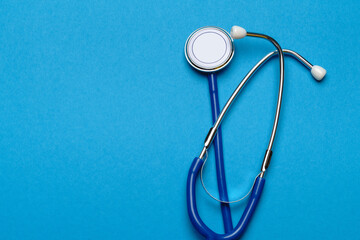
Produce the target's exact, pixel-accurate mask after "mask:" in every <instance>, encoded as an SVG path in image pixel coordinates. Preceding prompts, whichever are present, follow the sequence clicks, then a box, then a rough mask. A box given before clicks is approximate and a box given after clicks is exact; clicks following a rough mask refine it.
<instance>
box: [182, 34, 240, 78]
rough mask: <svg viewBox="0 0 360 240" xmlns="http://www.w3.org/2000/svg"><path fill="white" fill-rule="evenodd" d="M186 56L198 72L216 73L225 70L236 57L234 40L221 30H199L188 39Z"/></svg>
mask: <svg viewBox="0 0 360 240" xmlns="http://www.w3.org/2000/svg"><path fill="white" fill-rule="evenodd" d="M185 56H186V59H187V60H188V62H189V63H190V65H191V66H193V67H194V68H196V69H197V70H199V71H202V72H215V71H218V70H220V69H222V68H224V67H225V66H226V65H227V64H228V63H229V62H230V60H231V59H232V57H233V56H234V44H233V40H232V38H231V36H230V35H229V34H228V33H227V32H226V31H225V30H223V29H221V28H218V27H203V28H199V29H198V30H196V31H195V32H193V33H192V34H191V35H190V36H189V38H188V39H187V41H186V44H185Z"/></svg>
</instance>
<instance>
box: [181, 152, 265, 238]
mask: <svg viewBox="0 0 360 240" xmlns="http://www.w3.org/2000/svg"><path fill="white" fill-rule="evenodd" d="M203 164H204V160H202V159H200V158H198V157H196V158H194V160H193V162H192V164H191V167H190V169H189V173H188V178H187V184H186V201H187V209H188V214H189V218H190V221H191V223H192V224H193V225H194V227H195V228H196V229H197V231H198V232H199V233H200V234H201V235H203V236H204V237H205V238H206V239H209V240H210V239H213V240H214V239H216V240H236V239H239V238H240V237H241V235H242V234H243V233H244V232H245V229H246V227H247V226H248V224H249V222H250V219H251V217H252V215H253V214H254V211H255V209H256V207H257V204H258V203H259V200H260V197H261V193H262V190H263V188H264V184H265V178H262V177H257V178H256V181H255V184H254V187H253V190H252V192H251V196H250V198H249V201H248V203H247V205H246V208H245V210H244V213H243V214H242V216H241V218H240V220H239V223H238V224H237V225H236V226H235V228H234V229H233V230H232V231H231V232H229V233H225V234H218V233H215V232H214V231H212V230H211V229H210V228H209V227H208V226H206V225H205V223H204V222H203V221H202V220H201V218H200V216H199V213H198V211H197V207H196V197H195V188H196V179H197V176H198V174H199V171H200V169H201V166H202V165H203Z"/></svg>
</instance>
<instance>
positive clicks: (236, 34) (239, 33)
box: [230, 26, 247, 39]
mask: <svg viewBox="0 0 360 240" xmlns="http://www.w3.org/2000/svg"><path fill="white" fill-rule="evenodd" d="M246 34H247V32H246V30H245V29H244V28H242V27H239V26H233V27H232V28H231V32H230V35H231V37H232V38H233V39H240V38H244V37H245V36H246Z"/></svg>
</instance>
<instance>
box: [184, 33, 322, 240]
mask: <svg viewBox="0 0 360 240" xmlns="http://www.w3.org/2000/svg"><path fill="white" fill-rule="evenodd" d="M245 36H249V37H256V38H262V39H266V40H268V41H270V42H271V43H272V44H273V45H274V46H275V48H276V51H273V52H270V53H269V54H267V55H266V56H265V57H263V58H262V59H261V60H260V61H259V62H258V63H257V64H256V65H255V66H254V67H253V68H252V69H251V70H250V71H249V72H248V73H247V75H246V76H245V77H244V78H243V80H242V81H241V82H240V84H239V85H238V86H237V88H236V89H235V91H234V92H233V94H232V95H231V96H230V98H229V99H228V101H227V102H226V104H225V106H224V107H223V109H222V111H221V112H220V108H219V98H218V89H217V79H216V74H215V72H216V71H219V70H221V69H223V68H224V67H226V66H227V65H228V64H229V63H230V61H231V59H232V58H233V56H234V43H233V39H241V38H244V37H245ZM284 54H285V55H290V56H292V57H294V58H296V59H297V60H298V61H299V62H301V63H302V64H303V65H304V66H306V67H307V68H308V69H309V70H311V74H312V76H313V77H314V78H315V79H316V80H317V81H320V80H322V79H323V78H324V76H325V74H326V70H325V69H324V68H322V67H320V66H317V65H312V64H311V63H310V62H308V61H307V60H306V59H305V58H303V57H302V56H301V55H300V54H298V53H296V52H294V51H291V50H286V49H282V48H281V47H280V45H279V44H278V43H277V42H276V41H275V40H274V39H273V38H271V37H269V36H267V35H264V34H259V33H251V32H246V30H245V29H243V28H241V27H238V26H234V27H232V29H231V33H230V34H229V33H227V32H226V31H225V30H224V29H221V28H218V27H203V28H200V29H197V30H196V31H194V32H193V33H192V34H191V35H190V36H189V38H188V39H187V41H186V45H185V56H186V59H187V61H188V62H189V63H190V65H191V66H192V67H194V68H195V69H197V70H199V71H201V72H205V73H208V75H207V76H208V82H209V91H210V98H211V99H210V100H211V110H212V119H213V126H212V127H211V128H210V130H209V132H208V134H207V136H206V138H205V141H204V147H203V149H202V151H201V153H200V156H199V157H195V158H194V160H193V162H192V164H191V166H190V170H189V173H188V178H187V189H186V198H187V207H188V214H189V217H190V221H191V223H192V224H193V225H194V227H195V228H196V230H197V231H198V232H199V233H200V234H201V235H202V236H204V237H205V238H206V239H229V240H230V239H239V238H240V237H241V235H242V234H243V233H244V231H245V229H246V227H247V225H248V224H249V221H250V219H251V217H252V215H253V213H254V211H255V208H256V206H257V204H258V202H259V199H260V196H261V193H262V190H263V188H264V184H265V178H264V177H265V171H266V169H267V168H268V166H269V164H270V160H271V155H272V146H273V143H274V139H275V134H276V130H277V126H278V122H279V116H280V108H281V101H282V93H283V85H284ZM274 56H279V63H280V84H279V92H278V99H277V106H276V112H275V118H274V124H273V128H272V132H271V136H270V140H269V145H268V147H267V149H266V151H265V156H264V160H263V163H262V166H261V170H260V173H259V174H258V175H257V176H256V178H255V181H254V184H253V186H252V189H251V190H250V192H249V194H250V197H249V200H248V203H247V206H246V208H245V210H244V213H243V215H242V216H241V218H240V220H239V222H238V224H237V225H236V226H235V227H234V226H233V223H232V219H231V211H230V203H234V202H237V201H239V200H242V199H243V198H241V199H239V200H236V201H229V199H228V193H227V187H226V180H225V171H224V157H223V147H222V133H221V127H220V125H221V122H222V120H223V118H224V116H225V114H226V113H227V111H228V110H229V108H230V106H231V104H232V102H233V101H234V100H235V98H236V96H237V95H238V93H239V92H240V90H241V89H242V88H243V87H244V86H245V84H246V82H247V81H248V80H249V79H250V78H251V77H252V76H253V75H254V73H255V72H256V71H257V70H258V69H259V68H260V67H261V66H262V65H263V64H264V63H266V62H267V61H268V60H269V59H270V58H272V57H274ZM212 143H213V145H214V147H215V162H216V176H217V183H218V190H219V199H217V198H215V197H213V195H211V194H210V193H209V192H208V191H207V189H206V188H205V185H204V183H203V181H202V174H200V175H201V182H202V184H203V187H204V188H205V190H206V192H207V193H208V194H209V195H210V196H211V197H212V198H214V199H215V200H217V201H219V202H220V203H221V213H222V217H223V222H224V230H225V233H224V234H218V233H215V232H214V231H212V230H211V229H210V228H209V227H207V226H206V225H205V223H204V222H203V221H202V220H201V218H200V216H199V213H198V211H197V207H196V197H195V186H196V180H197V177H198V175H199V173H202V169H203V167H204V165H205V163H206V159H207V150H208V148H209V147H210V145H211V144H212ZM245 197H246V196H245Z"/></svg>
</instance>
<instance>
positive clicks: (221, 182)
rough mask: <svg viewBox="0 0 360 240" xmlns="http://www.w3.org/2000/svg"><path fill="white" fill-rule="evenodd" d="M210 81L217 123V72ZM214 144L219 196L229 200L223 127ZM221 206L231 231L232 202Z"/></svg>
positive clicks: (212, 106)
mask: <svg viewBox="0 0 360 240" xmlns="http://www.w3.org/2000/svg"><path fill="white" fill-rule="evenodd" d="M208 83H209V94H210V102H211V113H212V120H213V123H215V122H216V119H217V118H218V117H219V113H220V107H219V96H218V87H217V76H216V73H209V74H208ZM213 145H214V149H215V166H216V178H217V184H218V191H219V197H220V199H221V200H223V201H229V197H228V192H227V186H226V177H225V166H224V154H223V144H222V133H221V127H220V128H219V129H218V132H217V134H216V136H215V138H214V141H213ZM220 208H221V214H222V218H223V223H224V230H225V233H229V232H231V231H232V230H233V223H232V218H231V210H230V204H229V203H220Z"/></svg>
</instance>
